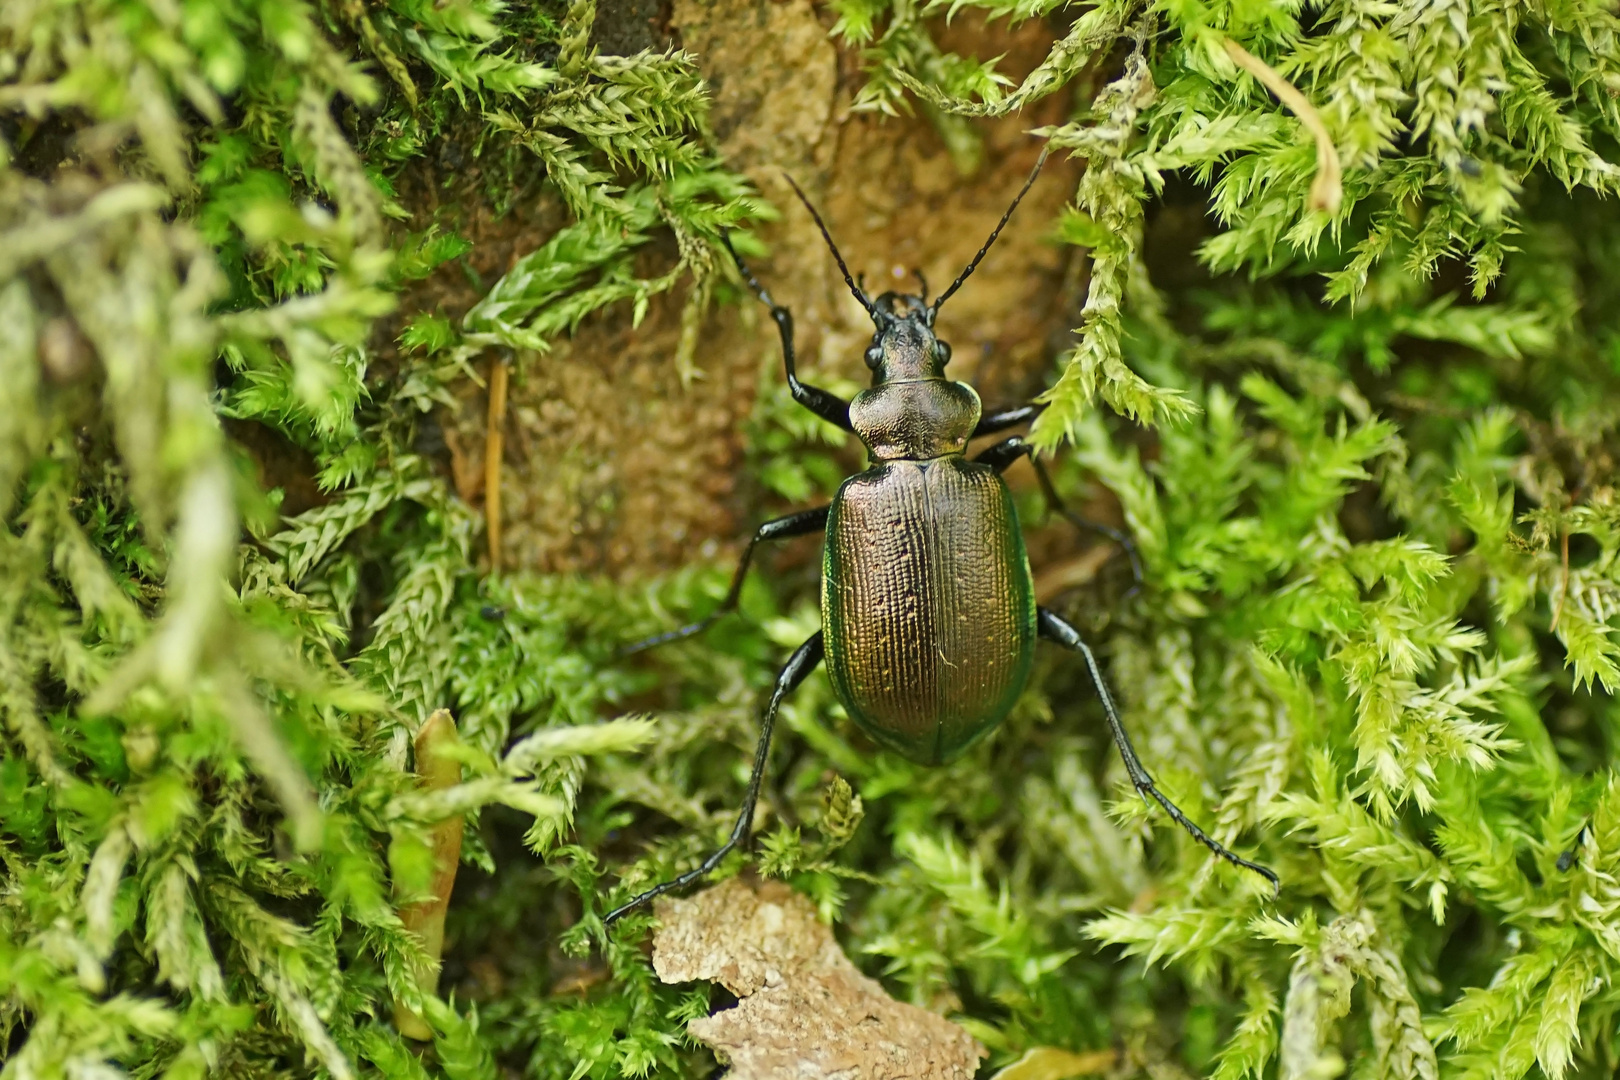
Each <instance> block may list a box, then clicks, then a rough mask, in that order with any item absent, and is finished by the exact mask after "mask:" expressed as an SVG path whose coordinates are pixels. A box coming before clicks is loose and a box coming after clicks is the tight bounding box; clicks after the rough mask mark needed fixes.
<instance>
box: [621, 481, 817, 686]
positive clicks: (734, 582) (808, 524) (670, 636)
mask: <svg viewBox="0 0 1620 1080" xmlns="http://www.w3.org/2000/svg"><path fill="white" fill-rule="evenodd" d="M827 510H828V507H825V506H818V507H816V508H815V509H814V510H801V511H799V512H798V513H797V514H789V515H788V516H787V517H779V518H777V519H775V520H774V521H767V522H766V523H765V524H763V525H761V526H760V527H759V528H758V529H756V530H754V537H753V539H751V540H749V541H748V546H747V547H745V548H743V553H742V558H741V559H739V560H738V561H737V569H736V572H735V573H733V574H732V575H731V588H729V589H727V590H726V598H725V599H724V600H722V601H720V606H719V607H717V608H715V609H714V610H713V611H711V612H709V613H708V614H707V615H705V616H704V617H703V618H701V619H699V620H698V621H697V622H694V623H687V624H686V625H685V626H683V627H681V628H680V629H678V630H666V631H664V632H663V633H662V634H654V635H653V636H652V637H650V638H646V639H644V640H642V641H638V642H636V643H635V644H633V645H626V646H625V647H624V648H622V649H620V650H619V655H620V656H629V655H630V654H631V653H638V652H641V651H642V650H644V649H651V648H653V647H654V646H657V645H663V644H665V643H666V642H670V641H679V640H680V639H681V638H688V637H691V636H692V635H693V634H700V633H702V632H703V631H704V630H707V629H708V628H709V627H710V626H712V625H714V622H715V620H717V619H719V618H720V616H722V615H724V614H726V612H728V611H735V610H736V608H737V600H738V598H739V597H741V596H742V587H743V579H744V578H745V577H747V576H748V563H749V560H751V559H752V558H753V557H754V548H755V547H756V546H757V545H758V544H760V543H763V542H764V541H767V540H786V539H788V538H789V537H793V536H808V535H809V534H810V533H813V532H821V531H823V530H824V529H826V528H827Z"/></svg>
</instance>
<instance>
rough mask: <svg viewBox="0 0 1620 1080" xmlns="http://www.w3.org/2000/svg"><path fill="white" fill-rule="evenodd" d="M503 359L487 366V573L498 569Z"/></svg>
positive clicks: (503, 444) (503, 424)
mask: <svg viewBox="0 0 1620 1080" xmlns="http://www.w3.org/2000/svg"><path fill="white" fill-rule="evenodd" d="M509 374H510V372H509V369H508V367H507V363H506V360H505V359H504V358H503V357H499V356H497V357H496V358H495V359H494V361H493V362H491V364H490V366H489V427H488V433H487V435H486V436H485V439H484V532H485V534H486V535H487V536H488V537H489V572H490V573H492V574H498V573H500V570H501V456H502V455H503V454H504V453H505V452H506V434H505V431H506V380H507V377H508V375H509Z"/></svg>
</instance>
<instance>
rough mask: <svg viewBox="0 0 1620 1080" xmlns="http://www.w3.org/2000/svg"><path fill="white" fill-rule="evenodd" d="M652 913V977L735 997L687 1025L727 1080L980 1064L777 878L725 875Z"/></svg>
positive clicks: (967, 1043)
mask: <svg viewBox="0 0 1620 1080" xmlns="http://www.w3.org/2000/svg"><path fill="white" fill-rule="evenodd" d="M657 911H658V917H659V920H660V922H661V923H662V924H663V925H662V927H661V929H660V930H659V931H658V933H657V934H656V935H655V936H654V938H653V969H654V970H655V971H657V973H658V977H659V978H660V979H662V980H663V981H664V982H666V983H676V982H691V981H693V980H697V979H703V980H707V981H710V982H718V983H720V984H721V985H722V986H724V987H725V988H726V989H727V990H729V991H731V993H733V994H735V995H736V996H737V997H738V999H739V1001H738V1003H737V1005H736V1006H735V1007H733V1008H729V1009H723V1010H721V1011H720V1012H717V1013H715V1014H713V1015H712V1016H706V1017H703V1018H701V1019H698V1020H694V1021H692V1023H691V1024H690V1025H689V1030H690V1031H691V1033H692V1035H693V1036H694V1037H695V1038H697V1039H699V1040H701V1041H702V1042H704V1043H707V1044H708V1045H709V1046H711V1047H713V1048H714V1050H715V1051H716V1052H717V1053H718V1054H720V1055H721V1056H722V1057H723V1058H725V1059H726V1060H727V1061H729V1062H730V1064H731V1071H730V1072H729V1073H727V1074H726V1075H727V1077H728V1080H779V1078H785V1077H792V1078H794V1080H969V1078H970V1077H972V1076H973V1075H974V1073H975V1072H976V1071H977V1070H978V1063H979V1059H980V1058H982V1057H983V1056H984V1055H985V1049H984V1047H983V1046H981V1045H980V1044H979V1042H978V1040H976V1039H974V1038H973V1037H972V1036H971V1035H969V1034H968V1033H967V1032H966V1031H964V1030H962V1029H961V1028H960V1027H958V1026H957V1025H955V1024H953V1023H951V1022H950V1021H949V1020H946V1019H945V1018H944V1017H942V1016H936V1015H935V1014H933V1013H931V1012H928V1011H927V1010H926V1009H919V1008H917V1007H916V1006H915V1005H907V1004H905V1003H903V1002H899V1001H895V1000H894V999H893V998H891V997H889V995H888V994H886V993H884V991H883V987H882V986H881V985H879V984H878V983H877V982H876V981H875V980H873V979H869V978H867V977H866V976H865V975H862V974H861V973H860V971H858V970H857V969H856V968H855V965H854V964H852V963H850V961H849V958H848V957H846V956H845V955H844V953H843V950H842V949H840V948H839V946H838V942H837V940H836V939H834V937H833V935H832V931H831V930H830V929H828V927H827V926H825V925H824V924H823V923H822V922H821V921H820V920H819V919H817V918H816V911H815V907H814V906H813V905H812V904H811V903H810V901H809V900H808V899H806V898H805V897H803V896H801V895H799V894H798V893H795V892H794V891H793V890H792V889H790V888H788V887H787V886H786V885H784V884H782V883H781V882H776V881H767V882H764V883H762V884H760V885H759V886H758V887H757V888H755V887H752V886H750V885H749V884H748V883H747V882H744V881H742V880H740V879H736V878H733V879H732V880H730V881H726V882H723V883H721V884H719V885H716V886H714V887H713V888H711V889H706V890H704V891H703V892H700V893H698V894H697V895H696V896H693V897H690V898H688V899H684V900H668V899H666V900H660V901H659V902H658V907H657Z"/></svg>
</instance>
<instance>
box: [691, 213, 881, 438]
mask: <svg viewBox="0 0 1620 1080" xmlns="http://www.w3.org/2000/svg"><path fill="white" fill-rule="evenodd" d="M720 242H721V243H723V244H725V245H726V250H727V251H729V252H731V257H732V259H733V260H735V261H736V263H737V269H738V270H740V271H741V272H742V276H743V280H744V281H746V282H748V287H749V288H751V289H753V290H754V295H755V296H757V297H759V298H760V300H761V301H763V302H764V304H765V306H766V307H768V308H770V309H771V318H773V319H775V320H776V329H777V331H778V332H779V333H780V334H781V335H782V366H783V367H784V368H785V369H786V370H787V383H788V389H789V390H790V391H791V392H792V393H793V400H794V401H797V402H798V403H799V404H800V405H803V406H804V407H805V408H807V409H809V410H810V411H811V412H813V413H815V414H816V415H817V416H819V417H821V418H822V419H823V420H825V421H827V422H828V423H829V424H836V425H838V426H839V427H841V428H843V429H844V430H845V431H854V430H855V429H854V427H852V426H851V425H850V422H849V402H847V401H845V400H844V399H843V398H841V397H839V396H838V395H837V394H834V393H832V392H831V391H830V390H823V389H822V388H821V387H819V386H811V385H810V384H808V383H802V382H800V381H799V372H798V367H797V361H796V360H795V359H794V355H793V313H792V312H791V311H789V310H788V309H787V308H785V307H782V306H781V305H780V304H778V303H777V302H776V301H775V300H772V299H771V294H770V293H769V292H767V291H765V286H763V285H761V284H760V283H759V279H758V278H756V277H755V276H754V272H753V271H752V270H750V269H748V264H747V263H745V262H743V261H742V256H741V255H738V254H737V249H736V248H734V247H732V246H731V235H730V234H729V233H724V232H722V233H721V234H720Z"/></svg>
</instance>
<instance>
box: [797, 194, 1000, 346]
mask: <svg viewBox="0 0 1620 1080" xmlns="http://www.w3.org/2000/svg"><path fill="white" fill-rule="evenodd" d="M782 175H783V176H787V182H788V183H789V184H791V185H792V186H793V193H794V194H795V195H797V196H798V197H799V201H800V202H802V203H804V208H805V209H806V210H808V211H810V216H811V217H813V218H815V219H816V228H818V229H820V230H821V238H822V239H823V240H825V241H827V247H828V248H829V249H830V250H831V251H832V256H833V258H834V259H836V260H838V269H839V270H841V271H843V274H844V284H845V285H848V286H849V291H850V292H852V293H854V294H855V299H857V300H859V301H860V302H861V307H863V308H865V309H866V313H867V314H868V315H870V316H872V321H873V322H877V321H878V310H877V308H876V307H874V306H872V301H871V300H870V299H869V298H868V297H867V295H866V293H865V292H863V291H862V290H861V287H860V286H859V285H857V284H855V279H854V278H852V277H850V276H849V267H848V266H846V265H845V264H844V257H843V256H842V255H841V254H839V252H838V245H837V244H835V243H833V238H832V233H830V232H828V231H827V223H826V222H825V221H822V220H821V215H820V214H818V213H816V208H815V206H813V205H812V204H811V202H810V199H809V197H808V196H807V195H805V193H804V189H802V188H800V187H799V185H798V183H797V182H796V181H795V180H794V179H793V177H791V176H788V175H787V173H783V174H782ZM1019 197H1020V198H1022V197H1023V196H1019ZM1013 205H1014V206H1016V205H1018V204H1017V203H1014V204H1013ZM991 239H994V237H992V238H991Z"/></svg>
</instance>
